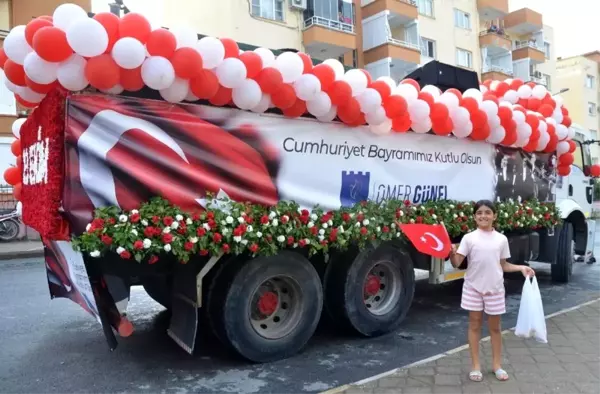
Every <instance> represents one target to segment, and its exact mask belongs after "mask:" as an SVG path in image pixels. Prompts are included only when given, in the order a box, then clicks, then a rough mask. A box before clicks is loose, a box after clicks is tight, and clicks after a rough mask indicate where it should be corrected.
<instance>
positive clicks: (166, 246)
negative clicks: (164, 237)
mask: <svg viewBox="0 0 600 394" xmlns="http://www.w3.org/2000/svg"><path fill="white" fill-rule="evenodd" d="M163 249H164V250H165V252H170V251H171V244H166V245H165V246H163Z"/></svg>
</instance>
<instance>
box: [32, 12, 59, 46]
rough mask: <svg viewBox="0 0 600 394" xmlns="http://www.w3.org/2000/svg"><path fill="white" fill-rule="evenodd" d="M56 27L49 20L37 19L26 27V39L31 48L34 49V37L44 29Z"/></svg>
mask: <svg viewBox="0 0 600 394" xmlns="http://www.w3.org/2000/svg"><path fill="white" fill-rule="evenodd" d="M52 26H54V25H53V24H52V22H50V21H49V20H47V19H42V18H35V19H34V20H32V21H31V22H29V23H28V24H27V26H25V39H26V40H27V43H28V44H29V46H30V47H33V36H34V35H35V33H37V31H38V30H40V29H41V28H43V27H52Z"/></svg>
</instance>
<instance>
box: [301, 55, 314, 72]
mask: <svg viewBox="0 0 600 394" xmlns="http://www.w3.org/2000/svg"><path fill="white" fill-rule="evenodd" d="M298 56H300V59H302V63H303V64H304V70H303V71H302V74H308V73H309V72H311V70H312V69H313V62H312V59H311V57H310V55H309V54H306V53H304V52H298Z"/></svg>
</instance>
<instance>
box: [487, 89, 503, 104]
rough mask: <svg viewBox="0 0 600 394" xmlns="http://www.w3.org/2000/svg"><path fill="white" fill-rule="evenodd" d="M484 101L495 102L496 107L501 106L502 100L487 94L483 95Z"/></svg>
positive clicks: (492, 94)
mask: <svg viewBox="0 0 600 394" xmlns="http://www.w3.org/2000/svg"><path fill="white" fill-rule="evenodd" d="M483 101H493V102H494V103H496V105H500V100H498V97H496V96H495V95H494V93H490V92H485V93H484V94H483Z"/></svg>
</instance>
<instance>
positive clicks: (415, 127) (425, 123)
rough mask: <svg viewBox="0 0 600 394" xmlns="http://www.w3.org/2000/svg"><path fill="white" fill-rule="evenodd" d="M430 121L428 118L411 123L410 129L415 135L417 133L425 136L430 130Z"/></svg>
mask: <svg viewBox="0 0 600 394" xmlns="http://www.w3.org/2000/svg"><path fill="white" fill-rule="evenodd" d="M431 126H432V125H431V119H429V118H425V119H422V120H420V121H419V122H417V123H413V124H412V125H411V126H410V128H411V129H412V131H414V132H415V133H419V134H425V133H428V132H429V130H431Z"/></svg>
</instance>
